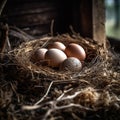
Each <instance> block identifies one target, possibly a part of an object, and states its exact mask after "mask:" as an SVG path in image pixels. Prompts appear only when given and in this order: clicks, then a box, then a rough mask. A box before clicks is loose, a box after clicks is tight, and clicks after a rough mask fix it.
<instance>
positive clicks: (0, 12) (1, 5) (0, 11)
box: [0, 0, 7, 15]
mask: <svg viewBox="0 0 120 120" xmlns="http://www.w3.org/2000/svg"><path fill="white" fill-rule="evenodd" d="M6 2H7V0H2V2H1V3H0V15H1V14H2V11H3V9H4V7H5V4H6Z"/></svg>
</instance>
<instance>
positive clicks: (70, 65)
mask: <svg viewBox="0 0 120 120" xmlns="http://www.w3.org/2000/svg"><path fill="white" fill-rule="evenodd" d="M81 68H82V63H81V61H80V60H79V59H78V58H75V57H68V58H67V59H65V60H64V61H63V62H62V63H61V65H60V70H67V71H72V72H74V71H79V70H81Z"/></svg>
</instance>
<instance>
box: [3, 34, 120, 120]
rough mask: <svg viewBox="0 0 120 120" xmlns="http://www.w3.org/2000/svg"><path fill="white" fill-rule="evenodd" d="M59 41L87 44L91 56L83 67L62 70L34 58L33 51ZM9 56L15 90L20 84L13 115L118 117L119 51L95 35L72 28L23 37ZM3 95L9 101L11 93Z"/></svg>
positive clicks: (69, 117) (44, 119)
mask: <svg viewBox="0 0 120 120" xmlns="http://www.w3.org/2000/svg"><path fill="white" fill-rule="evenodd" d="M54 41H60V42H63V43H64V44H65V45H67V44H69V43H71V42H75V43H78V44H80V45H81V46H83V48H84V49H85V51H86V53H87V58H86V60H85V61H84V66H83V68H82V70H81V71H78V72H67V71H66V72H63V71H60V70H59V69H54V68H50V67H48V66H42V65H36V64H34V63H33V62H32V61H31V56H32V55H33V53H34V51H35V50H36V49H37V48H39V47H46V46H47V45H48V44H49V43H51V42H54ZM9 58H10V59H11V60H12V63H13V64H12V65H14V66H15V68H14V71H15V72H16V74H13V71H12V72H11V73H9V74H10V75H11V74H12V75H13V76H14V78H15V81H16V82H15V83H14V81H13V82H12V83H11V86H12V87H11V89H12V90H11V91H13V93H14V91H15V90H16V91H15V94H16V95H15V96H16V97H15V96H14V95H12V94H11V96H10V97H11V99H13V101H14V102H15V101H16V102H15V103H14V102H11V101H12V100H11V101H10V102H11V104H12V105H11V104H10V105H11V106H12V107H10V108H11V109H10V111H13V113H14V115H13V117H14V116H15V118H17V117H19V119H20V118H21V119H23V118H24V119H43V120H47V119H61V120H64V119H65V118H66V119H82V118H83V119H92V118H93V119H94V118H97V119H99V118H100V119H108V117H109V118H110V119H114V118H115V119H117V118H118V119H119V114H118V112H120V98H119V95H120V88H119V85H120V67H119V66H120V55H119V54H117V53H115V52H112V51H110V49H108V48H105V47H104V46H100V45H99V44H98V43H96V42H95V41H94V40H91V39H84V38H82V37H80V36H79V35H73V36H70V35H68V34H65V35H58V36H55V37H43V38H41V39H36V40H32V41H29V42H24V43H22V44H21V45H20V46H19V47H18V48H16V49H14V50H13V51H10V52H9ZM10 67H11V65H10ZM10 69H11V68H10ZM10 71H11V70H9V72H10ZM18 75H19V76H18ZM17 78H18V79H19V81H18V80H17ZM33 81H34V82H33ZM9 91H10V90H9ZM1 97H3V99H2V100H3V101H2V102H3V103H4V101H5V100H6V99H5V98H4V96H1ZM6 98H8V97H6ZM13 103H14V104H13ZM19 104H21V109H19V107H20V106H19ZM3 105H4V104H3ZM13 106H14V107H13ZM16 108H18V110H17V111H18V112H16ZM26 111H29V112H26ZM23 112H24V114H25V116H23ZM10 114H11V112H10ZM8 116H9V113H8Z"/></svg>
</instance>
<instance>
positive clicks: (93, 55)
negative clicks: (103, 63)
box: [13, 34, 100, 80]
mask: <svg viewBox="0 0 120 120" xmlns="http://www.w3.org/2000/svg"><path fill="white" fill-rule="evenodd" d="M55 41H59V42H62V43H64V44H65V45H66V46H67V45H68V44H69V43H73V42H74V43H77V44H79V45H81V46H82V47H83V48H84V49H85V51H86V54H87V55H86V56H87V58H86V59H85V61H84V65H83V69H82V70H81V71H78V72H74V71H71V72H70V71H69V72H68V71H66V72H65V71H60V70H59V69H54V68H50V67H48V66H45V65H44V66H43V65H36V64H35V63H33V62H32V60H31V56H33V54H34V52H35V50H36V49H38V48H42V47H46V46H47V45H48V44H50V43H52V42H55ZM98 48H99V47H98V46H97V44H95V43H93V42H92V41H90V40H89V41H88V40H86V39H84V38H82V37H80V36H79V37H78V36H77V37H75V36H72V37H71V36H70V35H68V34H66V35H58V36H56V37H44V38H41V39H36V40H32V41H29V42H25V43H23V44H21V45H20V46H19V48H17V49H15V50H14V51H13V53H14V54H13V55H14V58H15V59H14V63H15V64H16V65H17V66H19V69H20V70H21V71H24V72H27V73H28V74H32V75H33V76H34V75H35V74H37V75H40V76H43V77H45V78H49V79H51V80H56V79H57V80H60V79H62V80H65V79H68V78H69V79H70V78H72V76H73V75H74V74H77V73H78V74H79V73H80V75H81V76H82V75H83V73H84V71H85V69H87V67H89V66H90V63H92V62H93V61H94V60H95V59H97V57H98V55H99V54H100V52H99V49H98ZM22 74H23V72H22Z"/></svg>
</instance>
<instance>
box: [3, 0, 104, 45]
mask: <svg viewBox="0 0 120 120" xmlns="http://www.w3.org/2000/svg"><path fill="white" fill-rule="evenodd" d="M104 11H105V10H104V0H100V1H99V0H8V2H7V5H6V7H5V9H4V11H3V16H5V17H6V19H7V20H8V23H9V25H15V26H17V27H19V28H21V29H23V30H25V31H26V32H28V33H29V34H31V35H34V36H41V35H44V34H48V33H50V27H51V23H52V20H54V24H53V32H54V33H60V34H61V33H66V32H70V26H72V27H73V29H74V30H75V31H76V32H79V33H80V34H81V35H82V36H83V37H90V38H92V39H95V40H98V41H100V42H102V43H103V42H104V40H105V25H104V22H105V19H104Z"/></svg>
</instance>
